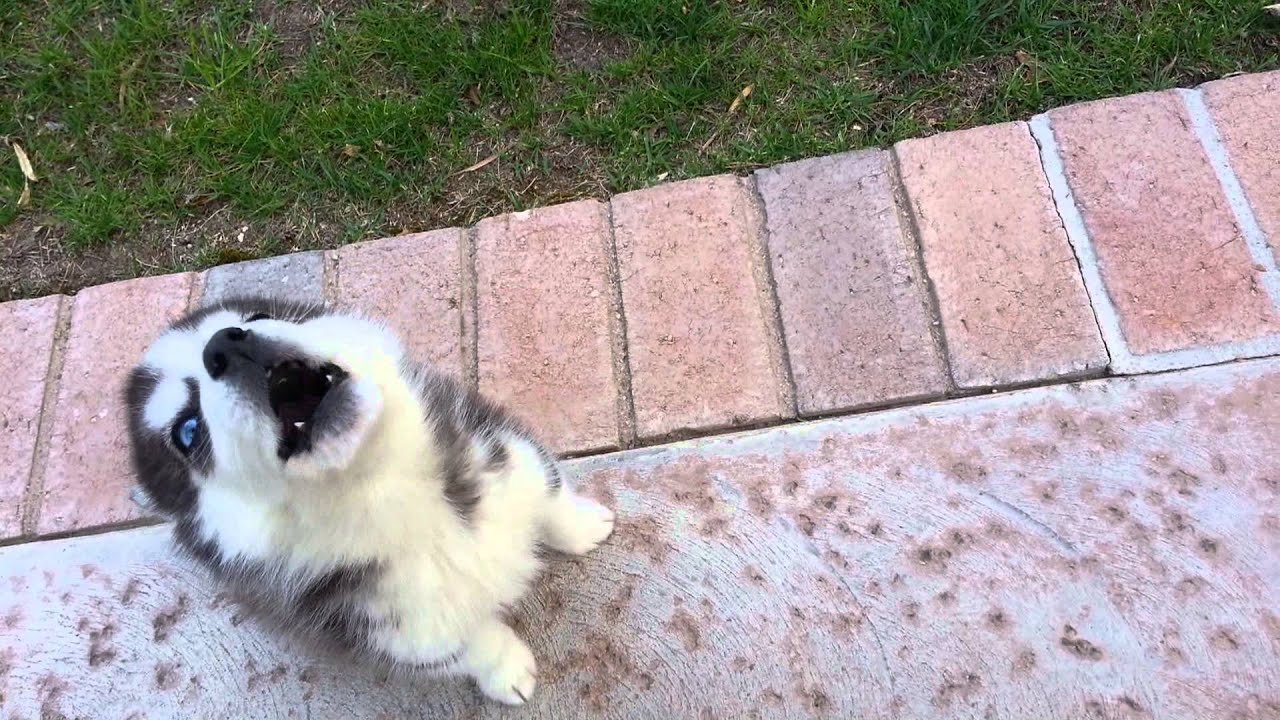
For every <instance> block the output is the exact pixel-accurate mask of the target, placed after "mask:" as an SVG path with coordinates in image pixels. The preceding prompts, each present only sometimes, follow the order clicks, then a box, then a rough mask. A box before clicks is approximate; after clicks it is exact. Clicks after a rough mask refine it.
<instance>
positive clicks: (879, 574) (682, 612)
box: [0, 360, 1280, 720]
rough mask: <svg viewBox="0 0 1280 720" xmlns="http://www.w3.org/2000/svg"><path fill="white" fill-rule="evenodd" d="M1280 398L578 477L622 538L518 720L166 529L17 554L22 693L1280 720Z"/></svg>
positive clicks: (1187, 382)
mask: <svg viewBox="0 0 1280 720" xmlns="http://www.w3.org/2000/svg"><path fill="white" fill-rule="evenodd" d="M1278 393H1280V361H1275V360H1268V361H1252V362H1246V363H1240V364H1235V365H1229V366H1219V367H1214V368H1208V369H1201V370H1189V371H1182V372H1179V373H1174V374H1169V375H1163V376H1147V377H1143V378H1139V379H1133V380H1129V379H1111V380H1102V381H1094V382H1089V383H1085V384H1082V385H1078V386H1076V385H1072V386H1058V387H1053V388H1043V389H1035V390H1026V391H1020V392H1016V393H1010V394H1007V395H1002V396H998V397H992V398H974V399H967V400H959V401H953V402H950V403H945V404H939V405H934V406H927V407H922V408H912V409H903V410H895V411H888V412H884V413H878V414H872V415H867V416H862V417H858V418H849V419H841V420H829V421H823V422H818V423H812V424H804V425H796V426H788V427H783V428H775V429H772V430H767V431H762V432H758V433H755V434H749V435H736V436H724V437H720V438H714V439H707V440H699V441H691V442H687V443H682V444H678V445H672V446H667V447H662V448H657V449H651V450H641V451H633V452H629V453H622V454H616V455H609V456H601V457H599V458H591V459H585V460H581V461H575V462H574V463H573V464H572V475H574V476H575V477H576V478H577V479H578V481H579V483H581V484H582V485H583V486H584V487H585V488H586V489H587V490H588V491H589V492H591V493H593V494H596V495H597V496H601V497H606V498H608V499H609V501H610V502H611V503H613V504H615V505H616V506H617V507H618V508H619V511H620V519H621V523H620V525H619V531H618V533H617V534H616V535H615V537H614V538H613V539H612V540H610V541H609V542H608V543H607V544H606V546H605V547H604V548H602V549H601V550H600V551H599V552H598V553H597V554H595V555H592V556H590V557H589V558H587V559H585V560H575V561H569V560H560V561H557V562H556V563H555V564H554V565H553V571H552V573H551V575H550V576H549V577H548V578H547V580H546V581H545V582H544V583H543V584H542V585H541V586H540V587H539V589H538V591H537V592H536V593H535V594H534V596H533V597H532V598H531V599H530V601H529V602H528V603H527V604H526V606H525V607H524V608H523V609H522V611H521V613H520V616H519V618H520V619H519V622H518V627H519V628H520V632H522V633H523V634H525V635H527V636H528V637H530V638H531V641H532V644H533V647H534V649H535V652H536V653H537V654H538V655H539V657H540V660H541V663H542V665H541V686H540V689H539V692H538V693H537V695H536V696H535V699H534V701H533V703H532V704H531V706H529V707H527V708H525V709H524V710H521V711H518V713H517V712H510V711H505V710H501V709H499V708H498V707H496V706H493V705H489V704H485V703H483V702H481V701H480V700H479V699H478V696H477V695H476V694H475V693H474V691H473V690H472V689H471V688H470V687H469V686H468V685H467V684H466V683H464V682H453V681H445V682H441V681H433V680H426V679H420V678H412V677H407V676H406V677H400V676H396V677H392V678H386V677H385V676H384V675H382V674H380V673H379V672H378V671H375V670H359V669H352V668H350V667H344V666H342V665H341V664H339V663H325V662H318V661H317V660H316V659H315V658H313V657H309V656H306V655H302V654H295V653H294V652H292V651H291V650H290V649H288V648H287V647H286V646H284V645H283V644H281V643H280V642H278V641H276V640H274V639H271V638H269V637H267V636H265V635H263V634H262V633H261V632H260V631H259V630H257V629H256V628H255V627H254V626H253V624H252V623H251V622H242V618H241V617H240V616H239V615H238V614H237V611H236V609H235V608H234V607H233V606H230V605H229V604H227V603H226V602H225V601H224V600H222V599H221V598H220V597H219V596H217V595H216V594H215V593H213V592H212V590H211V589H210V586H209V585H208V583H207V582H206V581H205V580H204V579H203V578H201V577H200V576H198V575H196V574H194V573H192V572H190V571H188V570H186V569H185V568H184V566H183V565H182V564H180V563H177V562H175V561H174V560H173V559H172V558H171V556H170V553H169V551H168V550H167V546H166V542H165V537H164V530H163V529H160V528H148V529H142V530H133V531H125V532H120V533H113V534H108V535H101V536H95V537H85V538H77V539H71V540H63V541H50V542H42V543H32V544H26V545H19V546H14V547H9V548H5V549H3V550H0V581H2V584H0V611H3V612H5V613H7V615H5V619H4V627H5V648H4V650H3V653H4V654H3V658H4V663H3V665H2V667H3V668H4V674H3V676H2V677H3V680H0V683H3V685H2V686H0V687H2V688H3V689H2V692H3V693H4V697H5V703H6V707H7V708H8V707H12V708H15V709H19V710H24V711H26V712H27V713H28V714H32V712H31V711H33V710H36V709H39V712H42V713H46V715H45V716H46V717H48V716H54V717H57V716H58V715H57V713H59V712H60V713H63V714H64V715H65V716H68V717H76V716H88V717H135V718H142V717H153V718H154V717H209V718H215V717H216V718H223V717H310V718H339V717H341V718H383V717H433V718H454V717H456V718H462V717H497V716H511V717H516V716H518V717H531V718H558V719H564V718H693V717H697V718H747V717H761V718H796V717H831V718H886V719H887V718H977V717H980V718H992V719H1005V718H1008V719H1013V718H1045V719H1049V718H1064V719H1066V718H1072V719H1074V718H1090V717H1097V718H1121V717H1153V718H1187V719H1192V718H1195V719H1198V720H1210V719H1213V718H1223V719H1224V720H1225V719H1227V718H1258V719H1262V718H1271V717H1275V714H1276V712H1277V711H1280V654H1278V650H1277V648H1278V647H1280V606H1278V603H1277V600H1276V598H1277V597H1280V511H1278V510H1277V507H1278V505H1277V502H1278V501H1280V486H1278V485H1277V475H1276V472H1277V471H1276V468H1277V466H1276V463H1275V457H1276V456H1277V455H1278V454H1280V406H1278V405H1277V404H1276V403H1275V402H1274V398H1275V397H1276V396H1277V394H1278ZM504 713H506V715H504Z"/></svg>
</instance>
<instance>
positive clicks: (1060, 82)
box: [0, 0, 1280, 299]
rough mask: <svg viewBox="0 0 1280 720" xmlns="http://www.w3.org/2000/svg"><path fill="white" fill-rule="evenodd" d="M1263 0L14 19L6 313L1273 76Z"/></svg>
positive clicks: (350, 10) (147, 10)
mask: <svg viewBox="0 0 1280 720" xmlns="http://www.w3.org/2000/svg"><path fill="white" fill-rule="evenodd" d="M1263 4H1264V3H1261V2H1248V1H1246V0H1199V1H1195V2H1190V1H1188V2H1183V1H1178V0H1171V1H1160V0H1129V1H1127V2H1126V1H1122V0H1065V1H1064V0H927V1H925V0H921V1H913V0H839V1H837V0H790V1H788V0H729V1H726V2H710V1H708V0H585V1H583V2H574V3H569V2H564V1H560V2H552V1H551V0H542V1H538V0H510V1H509V2H485V3H479V2H477V3H475V5H476V8H475V9H471V10H467V9H465V8H466V5H467V4H466V3H462V2H437V3H423V2H400V1H397V0H390V1H384V2H377V3H358V2H334V3H329V4H327V5H326V4H325V3H321V5H322V6H325V8H326V10H325V12H324V14H323V16H322V17H318V16H316V15H315V10H314V8H315V7H316V3H315V2H314V1H313V2H309V3H304V4H297V3H287V4H286V3H279V4H275V3H270V2H265V1H264V0H259V2H257V3H256V4H255V3H254V2H249V1H244V0H241V1H233V0H216V1H215V0H199V1H196V0H187V1H179V2H159V1H158V0H115V1H114V2H91V1H89V0H48V1H47V2H33V1H32V0H0V101H2V102H0V135H3V136H6V137H7V138H8V139H9V140H11V141H13V142H17V143H19V144H21V145H22V146H23V147H24V148H25V149H26V150H27V152H28V153H29V154H30V156H31V159H32V162H33V164H34V166H35V169H36V172H37V174H38V175H39V176H40V178H41V179H40V181H39V182H37V183H36V184H34V185H33V186H32V188H31V202H30V204H29V205H27V206H26V207H18V198H19V196H20V194H21V192H22V189H23V178H22V174H21V172H20V170H19V168H18V164H17V161H16V159H15V158H14V157H13V155H12V151H10V150H9V149H8V148H7V147H0V152H3V153H4V157H3V158H0V233H8V235H9V237H8V239H7V240H5V241H4V242H0V257H3V253H4V249H5V247H6V243H7V245H8V246H9V247H11V248H12V247H14V246H17V245H21V244H22V241H21V238H18V237H17V236H19V235H23V234H26V235H30V234H31V233H32V232H33V228H34V227H36V226H39V227H40V228H41V230H40V231H39V235H38V237H39V238H40V243H41V244H42V246H43V248H44V250H43V251H42V252H40V253H35V254H32V253H26V254H22V253H17V252H16V251H12V250H11V254H12V255H13V256H14V259H13V260H11V261H8V262H6V264H7V265H8V266H9V270H8V271H7V272H8V273H9V275H8V276H7V277H6V279H5V280H6V284H0V299H3V297H6V296H17V295H24V294H37V293H40V292H49V291H54V290H67V289H74V287H67V285H68V283H70V284H72V285H74V284H77V283H79V284H88V283H91V282H100V281H102V280H105V279H112V278H114V277H118V276H124V275H129V274H141V273H146V272H159V271H166V270H172V269H177V268H179V267H199V266H204V265H209V264H213V263H217V262H221V261H225V260H227V259H235V258H239V257H245V256H252V255H255V254H261V253H266V252H275V251H283V250H288V249H293V248H301V247H320V246H332V245H334V244H338V243H341V242H348V241H351V240H356V239H360V238H363V237H369V236H374V235H380V234H388V233H394V232H400V231H405V230H417V229H425V228H429V227H434V226H439V225H445V224H456V223H466V222H471V221H473V220H475V219H477V218H478V217H481V216H484V215H488V214H493V213H498V212H503V211H506V210H511V209H520V208H524V207H529V206H535V205H540V204H546V203H550V202H557V201H561V200H564V199H568V198H571V197H579V196H583V195H589V194H597V195H598V194H602V193H606V192H619V191H625V190H629V189H634V188H637V187H642V186H645V185H648V184H652V183H654V182H656V181H657V180H658V179H659V178H665V179H677V178H682V177H691V176H697V175H703V174H709V173H715V172H724V171H735V170H745V169H749V168H752V167H757V166H761V165H769V164H774V163H778V162H782V161H785V160H789V159H795V158H799V157H807V156H814V155H822V154H827V153H832V152H838V151H842V150H847V149H850V148H857V147H864V146H871V145H885V144H888V143H891V142H894V141H896V140H899V139H902V138H905V137H911V136H917V135H923V134H927V133H931V132H936V131H939V130H944V129H953V128H961V127H969V126H974V125H982V124H988V123H993V122H999V121H1003V120H1009V119H1014V118H1025V117H1027V116H1029V115H1031V114H1033V113H1035V112H1038V111H1041V110H1044V109H1047V108H1050V107H1054V106H1058V105H1062V104H1067V103H1071V102H1076V101H1080V100H1087V99H1094V98H1100V97H1107V96H1112V95H1120V94H1127V93H1132V92H1138V91H1142V90H1150V89H1158V88H1167V87H1172V86H1177V85H1186V84H1192V83H1197V82H1200V81H1203V80H1206V79H1210V78H1216V77H1220V76H1222V75H1224V74H1227V73H1231V72H1236V71H1256V70H1263V69H1274V68H1277V67H1280V21H1277V20H1276V19H1275V18H1270V17H1268V16H1265V15H1264V14H1263V12H1262V10H1261V6H1262V5H1263ZM273 5H275V6H276V7H277V9H275V10H270V8H271V7H272V6H273ZM424 6H425V7H424ZM264 8H265V9H267V10H268V11H267V12H263V9H264ZM555 38H560V39H559V40H556V39H555ZM597 46H603V47H604V48H605V50H604V52H603V53H602V54H600V53H597V54H595V55H592V52H591V48H595V47H597ZM747 85H751V86H752V87H753V90H754V92H753V93H752V94H751V95H750V97H748V98H747V99H746V100H745V102H743V103H742V104H741V107H740V108H739V109H738V110H737V111H736V112H734V113H732V114H730V113H729V112H728V107H729V105H730V103H731V102H732V101H733V99H734V98H735V97H736V96H737V95H738V93H739V91H741V90H742V88H743V87H745V86H747ZM490 154H497V155H499V158H500V159H499V161H498V162H495V163H491V164H490V165H488V166H486V167H485V168H483V169H480V170H477V171H474V172H470V173H461V174H459V171H461V170H462V169H464V168H466V167H468V166H470V165H472V164H473V163H475V162H477V161H479V160H481V159H482V158H485V157H487V156H488V155H490ZM245 227H248V228H249V233H248V234H249V237H250V239H249V240H248V241H246V242H237V241H236V239H235V237H236V236H237V235H238V234H239V230H240V229H243V228H245ZM3 237H4V235H3V234H0V238H3ZM15 238H16V239H15ZM174 238H179V239H181V241H182V242H181V243H180V245H181V246H180V247H178V248H177V249H176V250H175V249H174V248H175V247H176V246H175V241H174ZM28 244H29V243H28ZM24 247H25V246H24ZM34 257H38V258H39V259H38V261H37V260H33V259H31V258H34ZM85 257H93V258H107V260H103V261H102V262H101V263H100V267H97V268H95V267H92V265H93V264H92V263H89V264H88V265H90V266H91V267H89V268H88V269H87V270H85V269H84V267H85V266H86V263H85V262H83V258H85ZM51 258H52V259H51ZM78 258H79V260H78ZM37 262H39V263H44V264H46V265H47V264H49V263H53V264H54V265H58V264H59V263H61V264H63V265H66V266H67V267H75V268H80V269H81V271H80V272H78V273H69V272H63V273H62V274H61V275H59V274H58V273H57V272H49V271H48V268H47V267H43V266H42V268H43V269H42V268H37V267H35V266H32V267H30V268H28V267H27V266H26V265H24V263H26V264H31V263H37ZM28 270H29V271H30V272H28ZM37 270H40V272H36V271H37ZM50 277H53V278H57V279H49V278H50Z"/></svg>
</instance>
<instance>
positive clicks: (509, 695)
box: [476, 634, 538, 705]
mask: <svg viewBox="0 0 1280 720" xmlns="http://www.w3.org/2000/svg"><path fill="white" fill-rule="evenodd" d="M537 673H538V665H537V662H536V661H534V659H533V652H532V651H531V650H529V646H528V645H525V644H524V642H523V641H521V640H520V639H518V638H516V637H515V635H514V634H512V635H511V637H510V641H509V642H508V643H507V644H506V646H505V647H504V648H503V652H502V654H501V655H500V656H499V657H498V662H497V664H496V665H494V666H493V667H491V668H488V669H486V670H485V671H483V672H480V673H477V674H476V684H477V685H479V686H480V691H481V692H483V693H484V694H485V695H487V696H488V697H489V698H491V699H493V700H497V701H498V702H500V703H505V704H507V705H523V704H524V703H526V702H528V701H529V698H531V697H533V688H534V686H535V685H537V682H538V677H537Z"/></svg>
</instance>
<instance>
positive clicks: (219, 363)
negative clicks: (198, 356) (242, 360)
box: [202, 327, 249, 380]
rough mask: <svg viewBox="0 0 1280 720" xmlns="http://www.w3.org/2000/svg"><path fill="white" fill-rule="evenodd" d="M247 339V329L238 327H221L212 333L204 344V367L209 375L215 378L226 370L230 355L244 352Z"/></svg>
mask: <svg viewBox="0 0 1280 720" xmlns="http://www.w3.org/2000/svg"><path fill="white" fill-rule="evenodd" d="M248 339H249V331H248V330H241V329H240V328H238V327H229V328H223V329H221V330H219V331H218V332H216V333H214V335H213V337H212V338H210V339H209V342H208V343H207V344H206V345H205V346H204V355H203V358H202V359H203V360H204V369H205V370H207V371H208V372H209V377H211V378H213V379H214V380H217V379H218V378H219V377H222V374H223V373H225V372H226V371H227V365H228V364H229V363H230V362H231V360H230V359H231V357H233V356H234V355H237V354H243V353H244V344H245V341H247V340H248Z"/></svg>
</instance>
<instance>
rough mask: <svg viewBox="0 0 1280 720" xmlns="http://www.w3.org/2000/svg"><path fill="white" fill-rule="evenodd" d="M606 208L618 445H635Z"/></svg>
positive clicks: (614, 246) (618, 280)
mask: <svg viewBox="0 0 1280 720" xmlns="http://www.w3.org/2000/svg"><path fill="white" fill-rule="evenodd" d="M604 208H605V224H606V225H607V227H606V232H605V239H604V242H605V248H604V250H605V275H606V277H605V281H606V282H608V283H609V331H610V346H611V350H612V353H611V354H612V356H613V381H614V389H615V391H616V392H617V399H616V401H615V402H616V408H617V415H618V444H619V446H621V447H622V448H624V449H626V448H631V447H635V445H636V406H635V397H634V395H632V389H631V346H630V343H629V342H628V340H627V311H626V307H625V306H624V305H623V300H622V271H621V268H620V266H619V261H618V241H617V236H616V235H615V232H614V226H613V201H612V200H609V201H606V202H605V203H604Z"/></svg>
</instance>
